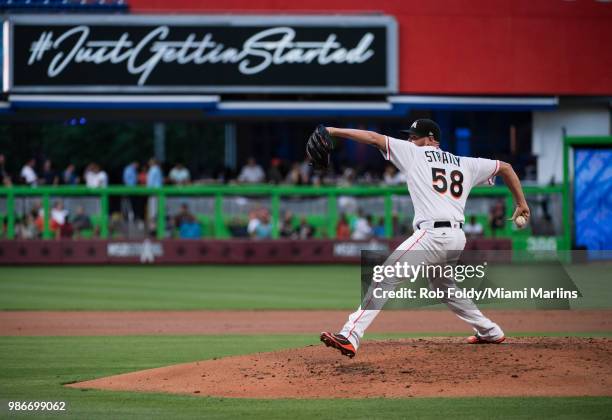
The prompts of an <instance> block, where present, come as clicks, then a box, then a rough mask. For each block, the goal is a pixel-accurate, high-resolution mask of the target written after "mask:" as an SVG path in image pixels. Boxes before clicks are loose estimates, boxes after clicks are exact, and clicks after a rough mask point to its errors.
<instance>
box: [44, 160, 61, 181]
mask: <svg viewBox="0 0 612 420" xmlns="http://www.w3.org/2000/svg"><path fill="white" fill-rule="evenodd" d="M40 178H41V179H40V180H41V181H42V183H43V184H45V185H58V184H59V176H58V174H57V172H56V171H55V170H54V169H53V163H52V162H51V159H47V160H45V163H43V170H42V174H41V176H40Z"/></svg>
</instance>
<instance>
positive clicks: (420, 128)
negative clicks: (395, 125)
mask: <svg viewBox="0 0 612 420" xmlns="http://www.w3.org/2000/svg"><path fill="white" fill-rule="evenodd" d="M400 131H401V132H402V133H408V134H411V135H415V136H419V137H428V136H433V138H434V139H435V140H436V141H440V134H441V130H440V126H439V125H438V124H437V123H436V122H435V121H434V120H430V119H427V118H420V119H418V120H416V121H415V122H413V123H412V125H411V126H410V128H409V129H408V130H400Z"/></svg>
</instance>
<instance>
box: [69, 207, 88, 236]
mask: <svg viewBox="0 0 612 420" xmlns="http://www.w3.org/2000/svg"><path fill="white" fill-rule="evenodd" d="M72 229H73V230H74V233H75V234H76V236H79V235H80V233H81V232H82V231H84V230H90V229H93V225H92V223H91V218H90V217H89V216H88V215H87V214H85V208H84V207H83V206H78V207H77V209H76V213H75V215H74V217H73V218H72Z"/></svg>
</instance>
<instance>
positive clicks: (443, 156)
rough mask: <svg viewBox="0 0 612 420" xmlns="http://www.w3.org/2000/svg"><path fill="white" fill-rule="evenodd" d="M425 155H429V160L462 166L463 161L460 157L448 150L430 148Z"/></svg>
mask: <svg viewBox="0 0 612 420" xmlns="http://www.w3.org/2000/svg"><path fill="white" fill-rule="evenodd" d="M425 156H426V157H427V162H430V163H432V162H441V163H450V164H451V165H455V166H459V167H461V161H460V160H459V158H458V157H457V156H455V155H453V154H450V153H448V152H442V151H438V150H428V151H426V152H425Z"/></svg>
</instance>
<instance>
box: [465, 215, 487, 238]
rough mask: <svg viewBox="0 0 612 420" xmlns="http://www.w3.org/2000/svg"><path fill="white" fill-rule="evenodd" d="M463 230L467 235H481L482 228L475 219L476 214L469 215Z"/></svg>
mask: <svg viewBox="0 0 612 420" xmlns="http://www.w3.org/2000/svg"><path fill="white" fill-rule="evenodd" d="M463 231H464V232H465V234H466V235H467V236H482V233H483V231H484V229H483V227H482V225H481V224H480V223H478V220H476V216H470V221H469V223H466V224H465V225H463Z"/></svg>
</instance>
